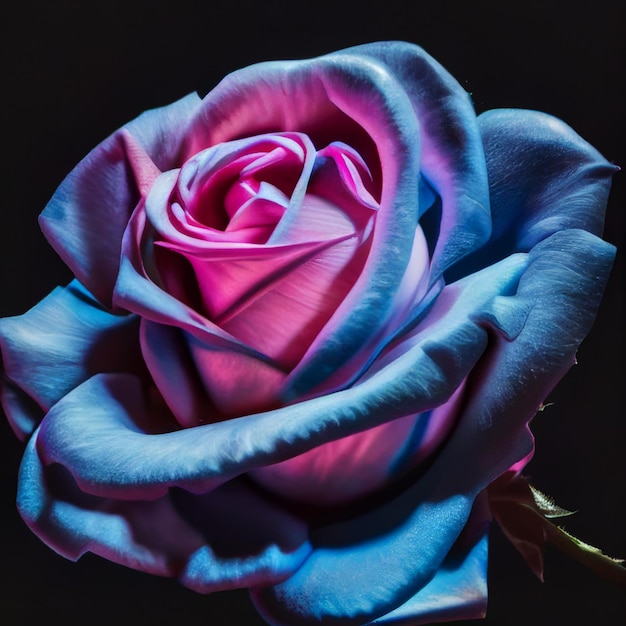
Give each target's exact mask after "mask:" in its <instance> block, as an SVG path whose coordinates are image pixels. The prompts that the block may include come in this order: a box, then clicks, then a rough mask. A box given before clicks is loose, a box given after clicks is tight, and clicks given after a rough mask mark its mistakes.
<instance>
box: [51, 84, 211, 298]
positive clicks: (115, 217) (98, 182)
mask: <svg viewBox="0 0 626 626" xmlns="http://www.w3.org/2000/svg"><path fill="white" fill-rule="evenodd" d="M199 103H200V99H199V98H198V96H197V95H196V94H191V95H189V96H187V97H186V98H183V99H182V100H179V101H178V102H175V103H173V104H171V105H168V106H166V107H163V108H160V109H154V110H152V111H147V112H145V113H143V114H142V115H140V116H139V117H138V118H137V119H135V120H133V121H132V122H130V123H128V124H126V125H125V126H124V127H123V128H122V129H120V130H118V131H116V132H115V133H113V134H112V135H111V136H110V137H108V138H107V139H105V140H104V141H103V142H102V143H101V144H100V145H99V146H98V147H96V148H95V149H94V150H92V151H91V152H90V153H89V154H88V155H87V156H86V157H85V158H84V159H83V160H82V161H81V162H80V163H79V164H78V165H77V166H76V167H75V168H74V169H73V170H72V171H71V172H70V173H69V174H68V176H67V177H66V178H65V180H64V181H63V182H62V183H61V185H60V186H59V188H58V189H57V190H56V192H55V193H54V195H53V196H52V199H51V200H50V202H49V203H48V205H47V206H46V208H45V209H44V211H43V213H42V214H41V216H40V218H39V221H40V225H41V228H42V230H43V232H44V234H45V235H46V237H47V239H48V241H49V242H50V244H51V245H52V247H53V248H54V249H55V250H56V252H57V254H59V256H60V257H61V258H62V259H63V261H64V262H65V263H66V264H67V265H68V266H69V268H70V269H71V270H72V272H73V273H74V275H75V276H76V277H77V278H78V280H79V281H80V282H81V283H82V284H84V285H85V286H86V287H87V289H88V290H89V291H90V292H91V293H93V294H94V295H95V297H96V298H97V299H98V300H100V301H101V302H102V303H103V304H105V305H106V306H110V305H111V298H112V295H111V294H112V291H113V285H114V284H115V280H116V277H117V272H118V267H119V258H120V249H121V244H122V235H123V233H124V230H125V228H126V225H127V223H128V220H129V218H130V216H131V213H132V212H133V210H134V208H135V206H136V205H137V202H138V200H139V197H140V187H141V186H142V185H141V184H140V183H139V184H138V182H137V180H136V179H135V178H134V176H133V175H132V170H129V168H128V164H129V160H130V161H132V160H133V158H132V157H133V155H132V152H134V151H135V150H136V147H137V144H138V145H139V146H140V147H141V148H142V149H143V150H144V151H145V154H146V155H147V157H148V158H149V159H151V160H152V161H153V162H154V164H155V165H156V167H157V168H159V169H160V170H165V169H170V168H172V167H175V166H176V164H178V161H179V159H180V154H181V153H182V152H183V151H184V147H185V146H184V144H185V135H186V130H185V128H186V126H187V124H188V122H189V119H190V118H191V117H192V116H193V114H194V113H195V112H196V111H197V110H198V105H199ZM128 135H130V136H131V137H132V138H133V139H134V140H135V141H136V143H135V142H132V143H131V145H130V152H129V144H128Z"/></svg>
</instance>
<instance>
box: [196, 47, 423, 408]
mask: <svg viewBox="0 0 626 626" xmlns="http://www.w3.org/2000/svg"><path fill="white" fill-rule="evenodd" d="M252 101H253V102H255V106H254V107H251V106H250V102H252ZM364 103H367V105H364ZM268 130H273V131H297V132H302V133H305V134H307V135H308V136H309V137H311V139H312V140H313V142H314V143H315V145H316V146H318V147H320V146H322V147H323V146H326V145H328V144H329V143H331V142H333V141H341V142H343V143H345V144H347V145H349V146H351V147H353V148H354V149H355V150H356V151H357V152H358V153H359V154H360V155H361V156H362V157H363V159H364V160H365V162H366V163H367V164H368V166H369V167H370V169H371V168H373V167H376V168H377V167H378V166H380V172H378V171H376V172H375V173H374V172H372V173H373V176H374V178H375V179H376V180H381V181H382V189H381V193H380V197H381V201H380V209H379V212H378V215H377V218H376V223H377V226H376V228H375V230H374V239H373V243H372V248H371V253H370V255H369V257H368V260H367V264H366V266H365V268H364V271H363V272H362V273H361V275H360V277H359V280H358V281H357V283H356V285H355V286H354V288H353V289H352V290H351V292H350V293H349V294H348V296H347V297H346V298H345V299H344V301H343V302H342V304H341V305H340V306H339V307H338V309H337V311H336V314H335V315H334V316H333V318H331V320H330V321H329V323H328V324H327V326H326V329H325V332H324V334H323V336H322V335H320V338H319V341H318V342H317V345H316V346H315V348H314V349H313V350H312V351H311V358H308V359H306V362H303V364H302V366H301V369H299V370H298V372H297V374H296V375H294V377H293V378H292V379H291V381H290V389H289V390H287V391H286V394H285V397H287V398H290V399H291V398H295V397H298V396H299V395H302V394H304V393H305V392H307V391H308V390H310V389H311V388H313V387H314V386H315V385H317V384H319V383H320V382H321V381H323V380H325V379H326V378H328V376H330V375H331V374H332V373H333V371H334V370H335V369H337V368H338V367H340V366H341V365H343V364H344V363H345V362H346V361H347V360H348V359H349V358H351V357H352V356H353V355H355V354H357V353H358V352H359V349H360V348H361V347H362V346H364V345H366V344H367V343H368V340H369V339H370V338H371V336H372V335H373V334H375V333H376V331H378V330H379V329H380V328H381V327H384V326H385V325H386V323H387V322H388V320H389V317H390V316H391V315H392V313H393V312H394V311H397V309H398V306H400V307H402V305H403V303H399V302H398V298H397V297H396V296H397V291H398V288H399V285H400V283H401V281H402V277H403V275H404V273H405V270H406V268H407V264H408V261H409V257H410V253H411V249H412V245H413V233H415V229H416V223H417V217H418V213H417V212H416V203H417V201H418V173H419V128H418V126H417V120H416V119H415V115H414V111H413V107H412V105H411V103H410V101H409V100H408V98H407V97H406V94H405V92H404V90H403V89H402V86H401V85H400V84H399V83H398V82H397V81H396V80H395V78H394V77H393V76H392V75H391V74H390V73H389V72H388V70H387V69H386V68H385V66H383V65H381V64H380V63H377V62H375V61H374V60H372V59H367V58H365V57H364V56H362V55H358V56H357V55H350V54H346V55H342V54H334V55H328V56H326V57H320V58H318V59H314V60H312V61H281V62H272V63H263V64H260V65H256V66H252V67H249V68H245V69H243V70H240V71H238V72H234V73H233V74H231V75H229V76H228V77H226V78H225V79H224V80H223V81H222V82H221V83H220V84H219V85H218V86H217V87H216V88H215V89H214V90H213V91H211V92H210V93H209V94H208V95H207V96H206V98H205V99H204V100H203V104H202V114H201V115H199V116H198V119H197V121H196V123H195V125H194V126H193V135H194V138H195V140H196V142H197V144H198V145H211V144H217V143H220V142H224V141H228V140H231V139H233V138H236V137H241V136H252V135H255V134H259V133H263V132H267V131H268ZM372 141H373V142H374V144H375V148H373V147H372Z"/></svg>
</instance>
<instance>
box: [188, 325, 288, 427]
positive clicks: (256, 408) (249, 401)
mask: <svg viewBox="0 0 626 626" xmlns="http://www.w3.org/2000/svg"><path fill="white" fill-rule="evenodd" d="M187 340H188V341H187V343H188V346H189V350H190V353H191V356H192V358H193V360H194V362H195V364H196V367H197V369H198V374H199V376H200V379H201V380H202V383H203V385H204V388H205V389H206V390H207V392H208V393H209V394H210V396H211V400H212V401H213V403H214V404H215V406H216V408H217V409H218V410H219V411H220V413H221V414H222V415H223V416H224V417H225V418H226V417H235V416H239V415H246V414H248V413H258V412H261V411H267V410H270V409H273V408H277V407H278V406H279V402H278V397H279V391H280V389H281V388H282V384H283V381H284V379H285V373H284V372H283V371H281V370H280V369H279V368H278V367H276V366H275V365H274V364H273V363H271V362H269V361H266V360H264V359H263V358H262V356H261V355H259V356H258V357H256V358H255V357H254V356H251V355H249V354H242V353H238V352H225V351H221V350H215V349H214V348H213V347H211V346H207V345H206V344H203V343H201V342H200V341H198V340H196V339H195V338H194V337H192V336H191V335H187Z"/></svg>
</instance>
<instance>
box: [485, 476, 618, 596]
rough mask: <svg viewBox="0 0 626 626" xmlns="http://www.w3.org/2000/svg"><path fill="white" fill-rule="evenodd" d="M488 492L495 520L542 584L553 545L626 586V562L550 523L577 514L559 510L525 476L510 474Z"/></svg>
mask: <svg viewBox="0 0 626 626" xmlns="http://www.w3.org/2000/svg"><path fill="white" fill-rule="evenodd" d="M487 491H488V494H489V506H490V508H491V512H492V514H493V517H494V519H495V520H496V522H498V524H499V526H500V528H501V529H502V532H503V533H504V534H505V536H506V537H507V538H508V539H509V540H510V541H511V543H512V544H513V545H514V546H515V548H516V549H517V550H518V551H519V552H520V554H521V555H522V556H523V557H524V559H525V560H526V562H527V563H528V565H529V567H530V568H531V570H532V571H533V572H534V573H535V574H536V575H537V577H538V578H539V579H540V580H543V570H544V552H545V546H546V545H547V544H551V545H552V546H554V547H555V548H558V549H559V550H561V551H562V552H564V553H565V554H567V555H569V556H570V557H572V558H574V559H576V560H577V561H579V562H580V563H582V564H583V565H585V566H586V567H588V568H589V569H590V570H591V571H593V572H594V573H596V574H597V575H599V576H602V577H603V578H605V579H606V580H610V581H612V582H614V583H617V584H619V585H624V586H626V567H624V565H623V563H624V560H623V559H616V558H613V557H610V556H607V555H606V554H604V553H603V552H602V551H601V550H600V549H598V548H596V547H594V546H591V545H589V544H587V543H585V542H584V541H581V540H580V539H578V538H577V537H574V536H573V535H571V534H570V533H568V532H567V531H566V530H564V529H563V528H561V527H559V526H557V525H556V524H554V523H553V522H552V521H550V520H551V519H555V518H562V517H567V516H569V515H573V514H574V512H572V511H568V510H567V509H564V508H562V507H560V506H558V505H557V504H556V503H555V502H554V500H553V499H552V498H551V497H550V496H547V495H546V494H544V493H542V492H541V491H539V490H538V489H536V488H535V487H533V486H532V485H531V484H530V483H529V482H528V481H527V479H526V478H525V477H524V476H522V475H520V474H516V473H514V472H507V473H505V474H503V475H502V476H501V477H500V478H498V479H497V480H495V481H494V482H493V483H491V485H489V487H488V488H487Z"/></svg>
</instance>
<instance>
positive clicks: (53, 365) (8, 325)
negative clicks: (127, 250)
mask: <svg viewBox="0 0 626 626" xmlns="http://www.w3.org/2000/svg"><path fill="white" fill-rule="evenodd" d="M138 331H139V320H138V319H137V318H136V317H134V316H132V315H112V314H111V313H109V312H107V311H106V310H105V309H103V308H102V305H101V304H100V303H99V302H97V301H96V300H95V299H94V298H93V296H92V295H91V294H90V293H89V292H88V291H87V290H86V289H85V288H84V287H83V286H82V285H81V284H80V283H79V282H78V281H76V280H74V281H72V282H71V283H70V284H69V285H68V286H67V287H65V288H61V287H59V288H57V289H55V290H54V291H52V292H51V293H50V294H49V295H48V296H47V297H46V298H44V299H43V300H42V301H41V302H39V303H38V304H37V305H36V306H35V307H33V308H32V309H31V310H30V311H28V312H27V313H25V314H23V315H20V316H16V317H7V318H3V319H0V350H1V351H2V361H3V367H4V371H5V375H6V376H7V377H8V379H9V380H10V381H12V382H13V383H14V384H15V385H17V387H18V388H20V389H21V390H22V391H23V392H26V394H27V395H28V396H29V397H30V398H32V399H33V400H34V401H35V402H36V403H37V405H38V406H39V407H41V409H43V410H44V411H46V410H47V409H49V408H50V407H51V406H52V405H53V404H54V403H55V402H57V400H59V399H60V398H62V397H63V396H64V395H65V394H66V393H68V392H69V391H71V390H72V389H73V388H74V387H76V386H77V385H79V384H80V383H81V382H83V381H84V380H87V378H89V377H90V376H92V375H93V374H96V373H99V372H132V373H137V374H141V373H143V372H144V366H143V364H142V359H141V354H140V353H139V350H138V349H137V348H138V346H137V337H138ZM18 396H19V397H17V396H16V395H15V394H13V395H12V396H11V397H12V398H13V400H12V401H11V400H10V399H6V400H5V402H6V406H7V409H8V410H7V414H8V415H7V416H8V418H9V421H11V422H12V424H13V427H14V428H15V430H16V432H18V433H19V434H20V437H21V438H23V437H24V436H25V435H27V434H30V433H31V432H32V430H33V428H34V426H35V425H36V423H38V418H34V419H33V420H32V421H31V420H27V423H26V424H24V423H22V425H21V426H20V425H18V423H17V421H22V420H21V419H19V418H17V419H13V418H12V415H14V412H13V411H12V410H10V406H14V408H16V409H17V408H18V406H19V407H22V409H23V408H24V406H25V405H24V401H22V400H20V397H21V394H18ZM14 402H17V405H18V406H15V405H14ZM18 413H20V414H21V409H20V410H19V411H18ZM29 413H30V411H29ZM39 417H41V416H39ZM24 428H26V429H27V430H26V431H24V430H23V429H24Z"/></svg>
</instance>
